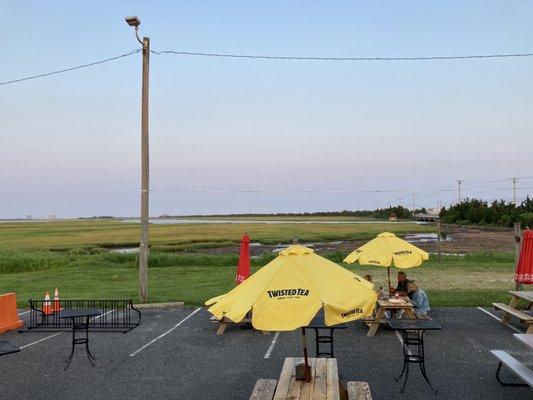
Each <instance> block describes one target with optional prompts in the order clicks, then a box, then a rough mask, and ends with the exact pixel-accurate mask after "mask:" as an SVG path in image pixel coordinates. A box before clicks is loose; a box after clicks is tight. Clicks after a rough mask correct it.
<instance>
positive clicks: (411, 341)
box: [387, 318, 442, 394]
mask: <svg viewBox="0 0 533 400" xmlns="http://www.w3.org/2000/svg"><path fill="white" fill-rule="evenodd" d="M387 323H388V324H389V326H390V328H391V329H393V330H395V331H400V332H402V348H403V369H402V373H401V374H400V376H398V377H397V378H396V382H398V381H399V380H400V379H401V377H402V376H403V375H404V374H405V379H404V381H403V386H402V389H401V390H400V392H401V393H403V391H404V389H405V384H406V383H407V377H408V376H409V364H418V366H419V367H420V372H422V376H423V377H424V379H425V380H426V382H427V384H428V385H429V387H430V389H431V390H432V391H433V392H434V393H435V394H437V390H435V389H434V388H433V386H431V383H430V382H429V378H428V376H427V373H426V363H425V354H424V334H425V333H426V331H435V330H440V329H442V328H441V327H440V325H439V324H437V323H436V322H435V321H433V320H431V319H411V318H405V319H394V318H387Z"/></svg>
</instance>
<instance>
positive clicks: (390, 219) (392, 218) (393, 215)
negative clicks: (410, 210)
mask: <svg viewBox="0 0 533 400" xmlns="http://www.w3.org/2000/svg"><path fill="white" fill-rule="evenodd" d="M397 219H398V217H397V216H396V214H394V213H391V214H389V221H396V220H397Z"/></svg>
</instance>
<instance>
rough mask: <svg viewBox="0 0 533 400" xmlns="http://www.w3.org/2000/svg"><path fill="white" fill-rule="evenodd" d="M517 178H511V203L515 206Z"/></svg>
mask: <svg viewBox="0 0 533 400" xmlns="http://www.w3.org/2000/svg"><path fill="white" fill-rule="evenodd" d="M517 181H518V179H516V178H513V204H514V205H515V206H516V182H517Z"/></svg>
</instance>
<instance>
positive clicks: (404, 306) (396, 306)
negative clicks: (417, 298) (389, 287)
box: [366, 299, 416, 336]
mask: <svg viewBox="0 0 533 400" xmlns="http://www.w3.org/2000/svg"><path fill="white" fill-rule="evenodd" d="M378 306H379V308H378V310H377V312H376V316H375V317H374V320H373V321H372V323H371V324H370V328H369V329H368V333H367V334H366V335H367V336H374V335H375V334H376V331H377V330H378V328H379V326H380V325H381V324H386V323H387V318H386V317H385V312H387V311H390V312H391V313H393V312H395V311H399V310H404V312H405V315H407V316H408V317H409V318H416V316H415V313H414V311H413V304H412V303H411V302H410V301H406V300H404V301H403V302H401V303H396V302H391V301H390V299H378Z"/></svg>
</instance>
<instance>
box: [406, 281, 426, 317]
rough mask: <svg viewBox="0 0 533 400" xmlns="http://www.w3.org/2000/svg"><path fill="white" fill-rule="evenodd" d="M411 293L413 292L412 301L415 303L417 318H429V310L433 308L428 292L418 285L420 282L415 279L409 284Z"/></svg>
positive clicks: (414, 309)
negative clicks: (430, 304)
mask: <svg viewBox="0 0 533 400" xmlns="http://www.w3.org/2000/svg"><path fill="white" fill-rule="evenodd" d="M408 290H409V294H411V296H410V298H411V303H412V304H413V307H414V308H413V311H414V312H415V316H416V317H417V318H429V315H428V311H430V310H431V308H430V307H429V300H428V296H427V294H426V292H424V291H423V290H422V289H420V288H419V287H418V284H417V283H416V282H415V281H411V282H409V285H408Z"/></svg>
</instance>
